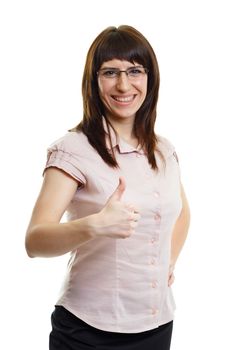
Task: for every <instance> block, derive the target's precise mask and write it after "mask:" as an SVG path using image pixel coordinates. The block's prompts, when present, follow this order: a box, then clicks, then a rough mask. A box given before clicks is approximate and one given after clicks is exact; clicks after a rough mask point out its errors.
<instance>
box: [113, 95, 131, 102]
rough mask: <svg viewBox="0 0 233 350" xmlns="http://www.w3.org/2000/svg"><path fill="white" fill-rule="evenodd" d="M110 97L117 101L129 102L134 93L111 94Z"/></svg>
mask: <svg viewBox="0 0 233 350" xmlns="http://www.w3.org/2000/svg"><path fill="white" fill-rule="evenodd" d="M112 98H113V99H114V100H116V101H118V102H123V103H124V102H131V101H133V100H134V98H135V95H131V96H124V97H123V96H112Z"/></svg>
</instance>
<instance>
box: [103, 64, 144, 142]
mask: <svg viewBox="0 0 233 350" xmlns="http://www.w3.org/2000/svg"><path fill="white" fill-rule="evenodd" d="M133 66H134V65H133V64H132V63H131V62H128V61H120V60H117V59H114V60H111V61H107V62H104V63H103V64H102V66H101V67H100V68H101V69H102V68H119V69H120V70H126V69H127V68H130V67H133ZM135 66H141V65H140V64H138V63H137V62H135ZM98 84H99V95H100V98H101V99H102V102H103V104H104V106H105V108H106V113H105V117H106V118H107V119H108V120H109V121H110V123H111V124H112V125H113V127H114V128H115V130H116V131H117V133H118V134H119V135H120V137H121V138H123V139H124V140H125V141H127V142H128V143H130V144H133V145H135V144H136V146H137V140H136V138H135V136H134V135H133V132H132V130H133V124H134V119H135V115H136V112H137V111H138V110H139V108H140V107H141V105H142V103H143V101H144V100H145V98H146V94H147V74H145V75H144V76H143V77H142V78H141V79H139V80H137V79H136V80H134V81H132V80H131V81H130V80H129V79H128V77H127V75H126V73H121V74H120V76H119V77H118V78H117V79H108V80H106V79H101V77H99V78H98Z"/></svg>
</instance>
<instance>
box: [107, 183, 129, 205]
mask: <svg viewBox="0 0 233 350" xmlns="http://www.w3.org/2000/svg"><path fill="white" fill-rule="evenodd" d="M125 188H126V183H125V179H124V178H123V177H119V184H118V186H117V188H116V189H115V191H114V192H113V194H112V195H111V196H110V197H109V199H108V202H112V201H120V200H121V197H122V195H123V193H124V191H125Z"/></svg>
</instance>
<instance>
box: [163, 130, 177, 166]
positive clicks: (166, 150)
mask: <svg viewBox="0 0 233 350" xmlns="http://www.w3.org/2000/svg"><path fill="white" fill-rule="evenodd" d="M158 147H159V150H160V151H161V153H162V154H163V156H164V158H165V159H168V158H170V157H172V158H173V159H174V160H175V161H176V162H177V164H179V158H178V155H177V153H176V150H175V147H174V145H173V144H172V143H171V142H170V141H169V140H168V139H166V138H165V137H162V136H159V137H158Z"/></svg>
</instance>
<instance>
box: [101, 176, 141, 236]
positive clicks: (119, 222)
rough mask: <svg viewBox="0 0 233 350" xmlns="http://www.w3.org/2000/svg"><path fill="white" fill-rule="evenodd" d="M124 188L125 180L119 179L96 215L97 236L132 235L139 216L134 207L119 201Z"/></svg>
mask: <svg viewBox="0 0 233 350" xmlns="http://www.w3.org/2000/svg"><path fill="white" fill-rule="evenodd" d="M125 188H126V184H125V180H124V178H122V177H120V178H119V184H118V186H117V188H116V189H115V191H114V192H113V194H112V195H111V196H110V197H109V198H108V200H107V202H106V204H105V206H104V208H103V209H102V210H101V211H100V212H99V213H98V214H96V215H97V221H96V225H95V231H96V234H97V235H98V236H106V237H112V238H127V237H130V236H131V234H133V233H134V230H135V227H137V225H138V220H139V218H140V214H139V212H138V209H137V208H136V206H134V205H132V204H126V203H124V202H123V201H122V200H121V198H122V195H123V193H124V191H125Z"/></svg>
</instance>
